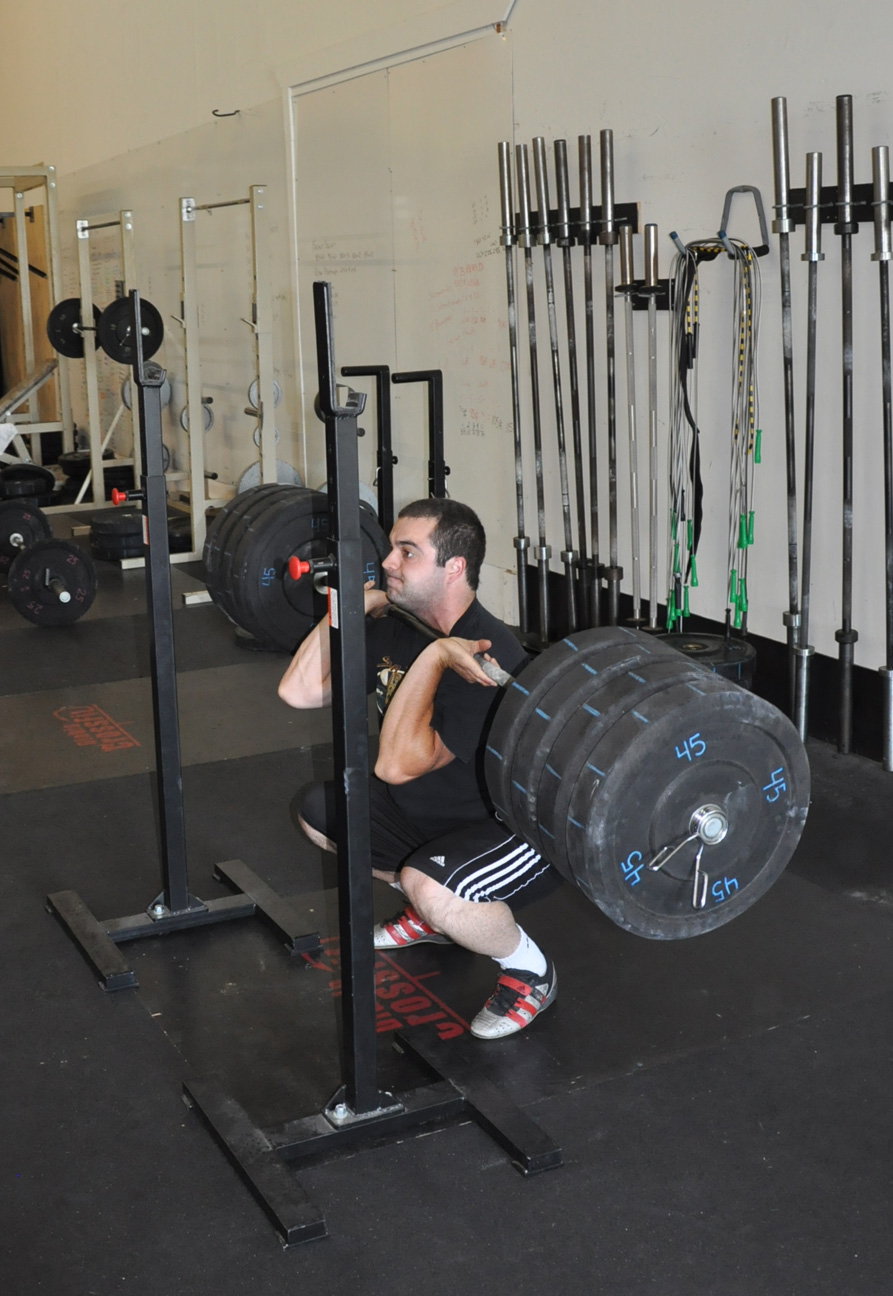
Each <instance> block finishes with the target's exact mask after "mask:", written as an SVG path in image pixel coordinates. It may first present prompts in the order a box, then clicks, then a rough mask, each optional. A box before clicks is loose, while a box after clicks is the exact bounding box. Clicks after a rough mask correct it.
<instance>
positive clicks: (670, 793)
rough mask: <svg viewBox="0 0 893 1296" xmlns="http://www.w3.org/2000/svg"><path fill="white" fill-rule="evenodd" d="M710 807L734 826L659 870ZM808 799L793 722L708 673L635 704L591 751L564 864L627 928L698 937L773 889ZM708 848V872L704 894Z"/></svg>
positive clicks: (572, 810)
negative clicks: (665, 853) (654, 866)
mask: <svg viewBox="0 0 893 1296" xmlns="http://www.w3.org/2000/svg"><path fill="white" fill-rule="evenodd" d="M683 672H684V668H681V673H683ZM707 807H717V808H718V810H719V812H720V814H721V815H722V816H723V817H724V819H725V821H726V822H727V825H728V830H727V832H726V834H725V836H724V837H723V838H722V840H719V841H717V842H710V841H705V840H704V839H703V838H701V837H698V838H696V839H695V840H693V841H691V842H689V843H688V844H687V845H686V846H683V847H682V848H681V849H680V850H679V851H678V852H677V853H676V854H675V855H674V856H673V857H672V859H670V860H669V862H668V863H667V864H666V865H665V866H664V867H662V868H661V869H660V870H658V871H652V870H651V869H649V868H648V864H649V862H651V861H654V860H655V858H656V857H657V856H658V855H659V853H660V852H661V851H662V850H664V849H665V848H667V849H672V848H673V847H674V846H676V845H678V844H679V843H681V842H683V841H684V839H685V838H686V837H687V836H688V835H689V834H690V833H691V832H692V830H693V823H694V820H693V816H694V815H695V814H696V812H704V811H705V809H706V808H707ZM808 807H809V765H808V762H807V760H806V755H805V752H804V750H803V747H802V744H801V743H800V740H799V738H798V736H797V732H796V730H795V729H794V727H793V725H792V724H791V723H790V721H789V720H787V718H786V717H785V716H783V715H782V714H781V712H779V711H777V710H776V709H775V708H774V707H773V706H771V705H770V704H769V703H768V702H764V701H763V700H762V699H761V698H757V697H754V696H753V695H752V694H750V693H748V692H747V691H746V690H744V689H740V688H739V687H738V686H737V685H735V684H732V683H731V682H730V681H727V680H724V679H723V678H722V677H721V676H718V675H704V674H703V673H702V674H700V675H699V676H698V678H697V679H695V680H691V679H690V680H680V682H677V683H673V684H671V685H669V686H668V687H667V688H665V689H664V690H663V691H661V692H658V693H654V694H652V695H651V696H650V697H648V698H645V699H641V700H639V701H638V702H637V703H636V705H635V707H633V708H631V709H630V710H629V711H628V712H627V714H626V715H625V716H624V717H623V718H622V719H621V720H619V721H618V723H617V724H616V725H615V726H614V727H613V728H612V729H611V731H610V732H609V733H608V734H607V735H606V736H605V738H604V739H602V741H600V742H596V743H595V745H594V747H593V748H592V749H591V750H590V751H589V752H588V754H587V757H586V760H585V761H584V762H583V765H582V769H581V772H580V776H579V778H578V779H577V781H576V784H575V787H574V790H573V794H572V796H571V798H570V802H569V809H568V823H569V832H568V839H567V840H568V846H569V850H568V857H567V867H568V870H569V872H570V873H571V875H572V876H573V878H574V880H575V881H576V883H577V885H578V886H579V887H580V888H581V890H583V891H584V893H585V894H587V895H589V897H590V898H591V899H593V900H594V901H595V903H596V904H598V905H599V907H600V908H601V909H603V910H604V911H605V913H607V914H608V915H609V917H611V918H613V919H614V921H615V922H618V923H619V924H620V926H622V927H625V928H626V929H627V930H628V931H633V932H636V933H637V934H639V935H641V936H648V937H651V938H653V939H674V938H680V937H687V936H695V935H699V934H701V933H703V932H706V931H710V930H711V929H713V928H714V927H719V926H721V925H722V924H724V923H726V922H729V921H730V920H731V919H732V918H735V917H737V915H738V914H740V913H742V912H743V911H744V910H745V909H747V908H749V907H750V905H752V904H753V903H754V901H756V900H758V899H759V898H760V896H762V895H763V894H764V893H765V892H766V891H767V890H768V888H769V887H770V886H771V885H772V883H773V882H774V881H775V880H776V879H777V878H778V877H779V876H780V874H781V872H782V871H783V869H784V868H785V866H786V864H787V862H788V860H789V859H790V857H791V855H792V854H793V852H794V848H795V847H796V845H797V842H798V841H799V839H800V834H801V832H802V830H803V824H804V823H805V820H806V814H807V810H808ZM570 829H573V830H574V832H575V833H576V841H574V838H572V837H571V833H570ZM702 845H703V846H704V849H703V853H702V858H701V863H700V870H701V874H702V879H703V877H704V876H706V879H707V880H706V882H704V883H703V890H702V891H701V890H700V889H698V890H697V891H696V879H695V861H696V855H697V852H698V849H699V848H700V847H701V846H702Z"/></svg>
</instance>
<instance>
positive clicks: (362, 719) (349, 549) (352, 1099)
mask: <svg viewBox="0 0 893 1296" xmlns="http://www.w3.org/2000/svg"><path fill="white" fill-rule="evenodd" d="M330 293H331V290H330V287H329V285H328V284H325V283H315V284H314V285H313V309H314V315H315V319H316V336H317V339H318V341H317V366H318V372H319V408H320V412H321V413H322V416H323V418H324V420H325V425H326V469H327V472H328V480H329V483H330V486H329V533H330V536H331V538H332V546H333V550H334V570H333V571H332V572H330V574H329V639H330V643H331V653H332V736H333V741H334V746H335V808H336V821H337V823H338V826H339V840H338V884H339V887H338V893H339V928H340V935H341V967H342V1021H343V1024H344V1035H343V1039H342V1045H341V1046H342V1050H343V1066H342V1072H341V1075H342V1079H343V1082H344V1084H343V1092H342V1091H340V1090H339V1093H338V1094H336V1095H335V1098H334V1100H333V1102H334V1103H335V1105H336V1106H337V1105H338V1104H339V1103H341V1104H344V1105H345V1107H346V1109H347V1111H349V1112H352V1113H355V1114H359V1113H363V1112H371V1111H376V1110H378V1109H380V1108H381V1106H382V1099H381V1095H380V1093H379V1090H378V1078H377V1059H376V1040H375V972H374V965H375V947H374V944H373V941H372V871H371V869H370V867H369V832H370V828H369V824H370V819H369V735H368V725H367V719H366V648H365V643H366V640H365V627H364V613H363V602H364V600H363V575H364V566H363V541H362V536H361V533H360V514H359V505H358V500H359V498H360V483H359V473H358V469H357V447H356V442H357V419H358V418H359V416H360V414H362V412H363V407H364V405H365V403H366V398H365V396H364V395H362V394H361V393H358V392H351V393H350V397H349V399H348V403H347V405H346V406H339V405H338V403H337V395H336V391H335V361H334V351H333V343H332V309H331V298H330Z"/></svg>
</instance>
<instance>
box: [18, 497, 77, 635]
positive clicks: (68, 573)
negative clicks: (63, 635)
mask: <svg viewBox="0 0 893 1296" xmlns="http://www.w3.org/2000/svg"><path fill="white" fill-rule="evenodd" d="M4 572H5V573H6V581H7V589H8V591H9V597H10V600H11V601H12V605H13V607H14V608H15V609H16V611H17V612H19V613H21V615H22V616H23V617H25V618H26V620H28V621H31V622H33V624H34V625H43V626H59V625H70V624H71V623H72V622H73V621H77V620H78V619H79V618H80V617H82V616H83V615H84V613H85V612H86V611H87V609H88V608H89V607H90V605H91V604H92V602H93V599H94V598H95V596H96V587H97V582H96V569H95V567H94V566H93V563H92V561H91V559H90V557H89V555H88V554H86V553H85V552H84V550H83V549H81V548H80V547H79V546H78V545H76V544H73V543H72V542H71V541H70V540H59V539H56V538H55V537H54V536H53V534H52V529H51V527H50V524H49V522H48V521H47V519H46V517H45V516H44V514H43V513H41V511H40V509H39V508H37V507H36V506H35V505H34V504H31V503H30V502H29V501H27V500H21V501H19V500H4V501H2V502H0V574H3V573H4Z"/></svg>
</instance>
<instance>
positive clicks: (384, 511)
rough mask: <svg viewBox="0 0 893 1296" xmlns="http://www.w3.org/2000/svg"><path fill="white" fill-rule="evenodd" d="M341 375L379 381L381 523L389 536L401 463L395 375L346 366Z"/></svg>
mask: <svg viewBox="0 0 893 1296" xmlns="http://www.w3.org/2000/svg"><path fill="white" fill-rule="evenodd" d="M341 373H342V374H343V375H344V377H345V378H354V377H356V378H374V379H375V417H376V422H377V424H378V449H377V452H376V468H377V475H376V485H377V489H378V522H379V525H380V527H381V529H382V531H384V532H385V533H388V532H389V531H390V529H391V527H392V526H393V525H394V464H395V463H396V462H397V459H396V456H395V455H394V450H393V446H392V444H391V371H390V369H389V368H388V366H387V365H342V367H341Z"/></svg>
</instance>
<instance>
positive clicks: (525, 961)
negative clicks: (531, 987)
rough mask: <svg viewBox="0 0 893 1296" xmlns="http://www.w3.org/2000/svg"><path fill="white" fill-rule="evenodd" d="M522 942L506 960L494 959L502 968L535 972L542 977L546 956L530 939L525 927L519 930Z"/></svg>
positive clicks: (520, 941)
mask: <svg viewBox="0 0 893 1296" xmlns="http://www.w3.org/2000/svg"><path fill="white" fill-rule="evenodd" d="M518 934H519V936H520V940H519V941H518V947H517V949H515V950H513V951H512V953H511V954H509V955H508V956H507V957H506V958H501V959H499V958H498V959H494V962H495V963H498V964H499V966H500V967H501V968H517V969H518V971H519V972H533V974H534V975H535V976H542V974H543V973H544V972H545V970H546V956H545V954H544V953H543V951H542V950H541V949H540V947H539V945H537V944H536V943H535V942H534V941H532V940H531V939H530V937H529V936H528V935H527V932H526V931H525V930H524V928H523V927H519V928H518Z"/></svg>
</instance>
